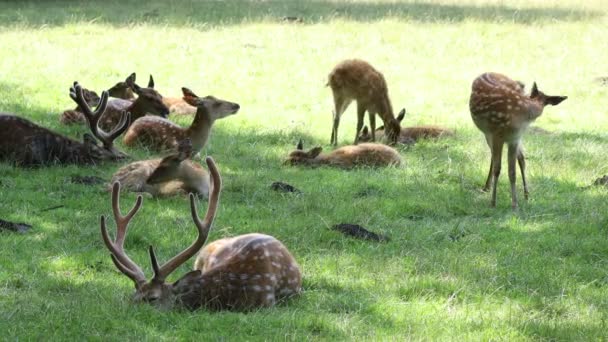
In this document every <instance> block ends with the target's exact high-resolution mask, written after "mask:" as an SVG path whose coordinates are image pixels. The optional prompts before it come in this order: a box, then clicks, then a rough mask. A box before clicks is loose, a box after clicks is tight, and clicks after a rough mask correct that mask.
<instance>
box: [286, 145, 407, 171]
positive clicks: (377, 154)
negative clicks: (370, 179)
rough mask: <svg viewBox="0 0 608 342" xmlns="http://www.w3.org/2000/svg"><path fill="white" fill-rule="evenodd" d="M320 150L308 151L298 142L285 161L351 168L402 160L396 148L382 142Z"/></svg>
mask: <svg viewBox="0 0 608 342" xmlns="http://www.w3.org/2000/svg"><path fill="white" fill-rule="evenodd" d="M322 150H323V149H322V148H321V147H315V148H313V149H311V150H309V151H304V150H303V147H302V144H301V142H300V143H299V144H298V146H297V147H296V150H295V151H293V152H291V153H290V154H289V156H288V157H287V160H286V161H285V163H286V164H291V165H306V166H318V165H329V166H333V167H339V168H353V167H359V166H370V167H385V166H390V165H400V164H401V162H402V161H401V156H400V155H399V152H397V150H395V149H394V148H392V147H389V146H386V145H383V144H376V143H362V144H359V145H349V146H342V147H340V148H338V149H336V150H333V151H332V152H330V153H327V154H321V151H322Z"/></svg>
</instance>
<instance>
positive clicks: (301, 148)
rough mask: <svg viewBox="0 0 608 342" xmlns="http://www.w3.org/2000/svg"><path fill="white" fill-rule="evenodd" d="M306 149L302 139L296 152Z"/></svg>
mask: <svg viewBox="0 0 608 342" xmlns="http://www.w3.org/2000/svg"><path fill="white" fill-rule="evenodd" d="M303 149H304V144H303V143H302V139H300V141H298V144H297V145H296V150H300V151H301V150H303Z"/></svg>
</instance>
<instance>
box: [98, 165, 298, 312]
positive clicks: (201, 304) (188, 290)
mask: <svg viewBox="0 0 608 342" xmlns="http://www.w3.org/2000/svg"><path fill="white" fill-rule="evenodd" d="M207 166H208V168H209V171H210V173H211V179H212V182H213V186H212V191H211V196H210V198H209V206H208V207H207V214H206V215H205V218H204V220H203V221H202V222H201V220H200V219H199V216H198V213H197V210H196V200H195V198H194V195H192V194H190V212H191V214H192V220H193V221H194V224H195V226H196V228H197V230H198V237H197V238H196V240H195V241H194V242H193V243H192V244H191V245H190V246H189V247H188V248H186V249H185V250H183V251H182V252H181V253H179V254H178V255H176V256H174V257H173V258H171V259H170V260H169V261H167V262H166V263H165V264H163V265H162V266H159V264H158V261H157V258H156V254H155V252H154V248H153V247H152V246H150V247H149V254H150V260H151V263H152V269H153V270H154V276H153V277H152V279H151V280H150V281H147V280H146V276H145V274H144V272H143V271H142V269H141V267H139V266H138V265H137V264H136V263H135V262H134V261H133V260H131V258H129V256H127V254H126V253H125V251H124V242H125V239H126V235H127V228H128V225H129V222H130V221H131V219H132V218H133V217H134V216H135V214H136V213H137V211H138V210H139V209H140V208H141V205H142V202H143V198H142V197H141V196H138V198H137V201H136V203H135V206H134V207H133V208H132V209H131V210H130V211H129V212H128V213H127V215H125V216H123V215H122V214H121V212H120V203H119V196H120V183H118V182H117V183H114V187H113V189H112V210H113V212H114V219H115V220H116V237H115V240H114V241H112V239H111V238H110V236H109V234H108V230H107V228H106V219H105V216H101V236H102V238H103V241H104V244H105V245H106V247H107V248H108V249H109V250H110V253H111V258H112V261H113V262H114V265H115V266H116V267H117V268H118V269H119V270H120V271H121V272H122V273H123V274H124V275H126V276H127V277H129V278H130V279H131V280H132V281H133V283H134V284H135V295H134V299H135V301H136V302H147V303H151V304H153V305H156V306H159V307H164V308H172V307H176V306H178V307H185V308H187V309H190V310H195V309H199V308H205V309H210V310H236V311H246V310H253V309H257V308H262V307H270V306H273V305H274V304H276V303H277V301H279V300H281V299H283V298H286V297H290V296H293V295H296V294H298V293H300V291H301V286H302V275H301V272H300V268H299V266H298V264H297V263H296V261H295V260H294V258H293V256H292V255H291V253H289V251H288V250H287V248H286V247H285V246H284V245H283V244H282V243H281V242H279V241H278V240H277V239H275V238H274V237H272V236H268V235H262V234H247V235H240V236H236V237H233V238H230V239H222V240H219V241H216V242H214V243H211V244H209V245H208V246H207V247H205V248H203V250H202V251H201V253H200V254H199V256H198V258H197V262H196V268H195V270H194V271H191V272H189V273H186V274H185V275H184V276H182V277H181V278H180V279H178V280H177V281H176V282H174V283H167V281H166V280H167V277H168V276H169V275H170V274H171V273H172V272H173V271H174V270H176V269H177V268H178V267H179V266H180V265H182V264H183V263H185V262H186V261H188V259H190V258H191V257H192V256H194V255H195V254H196V253H197V252H198V251H199V250H200V249H201V247H203V245H204V244H205V241H206V240H207V236H208V234H209V230H210V229H211V226H212V224H213V219H214V218H215V214H216V211H217V208H218V203H219V195H220V190H221V178H220V174H219V172H218V170H217V168H216V166H215V163H214V162H213V159H211V158H209V157H208V158H207Z"/></svg>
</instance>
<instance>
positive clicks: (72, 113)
mask: <svg viewBox="0 0 608 342" xmlns="http://www.w3.org/2000/svg"><path fill="white" fill-rule="evenodd" d="M82 95H83V97H84V100H85V101H86V103H87V104H88V105H89V106H97V105H98V104H99V100H100V98H99V95H97V93H96V92H94V91H92V90H88V89H86V88H82ZM59 122H61V123H62V124H64V125H71V124H74V123H84V122H85V118H84V116H83V115H82V108H80V106H76V108H75V109H68V110H66V111H64V112H63V113H62V114H61V116H60V117H59Z"/></svg>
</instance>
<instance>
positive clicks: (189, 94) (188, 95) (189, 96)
mask: <svg viewBox="0 0 608 342" xmlns="http://www.w3.org/2000/svg"><path fill="white" fill-rule="evenodd" d="M182 93H183V94H184V97H183V99H184V101H186V103H188V104H189V105H191V106H194V107H198V105H199V103H200V102H199V100H198V96H197V95H196V94H195V93H194V92H193V91H192V90H190V89H188V88H186V87H182Z"/></svg>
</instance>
